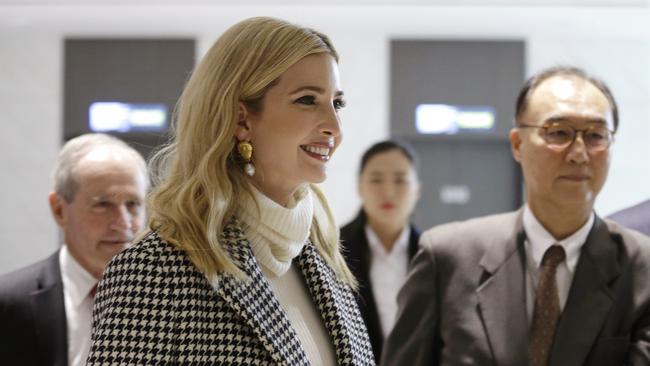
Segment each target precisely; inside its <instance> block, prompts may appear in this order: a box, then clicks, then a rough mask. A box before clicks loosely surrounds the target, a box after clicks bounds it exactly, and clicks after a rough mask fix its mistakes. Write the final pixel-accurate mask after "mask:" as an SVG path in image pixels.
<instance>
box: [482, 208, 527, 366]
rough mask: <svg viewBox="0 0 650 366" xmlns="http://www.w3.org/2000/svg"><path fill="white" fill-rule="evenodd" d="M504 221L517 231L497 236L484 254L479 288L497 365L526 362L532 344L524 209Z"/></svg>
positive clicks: (522, 363) (486, 330) (486, 325)
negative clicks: (529, 337) (530, 342)
mask: <svg viewBox="0 0 650 366" xmlns="http://www.w3.org/2000/svg"><path fill="white" fill-rule="evenodd" d="M513 217H516V221H514V220H513V222H512V223H504V225H503V227H504V228H513V227H514V228H515V231H514V232H510V233H509V234H508V233H506V234H505V235H504V236H503V237H500V238H495V239H494V240H493V242H492V243H490V244H489V245H488V248H487V250H486V252H485V254H484V255H483V257H482V259H481V261H480V265H481V266H482V267H483V276H482V278H481V280H480V283H479V287H478V289H477V291H476V294H477V296H478V312H479V316H480V318H481V321H482V322H483V327H484V329H485V332H486V334H487V338H488V341H489V344H490V348H491V350H492V353H493V357H494V359H495V361H496V362H495V363H496V364H497V365H525V364H527V361H526V354H527V345H528V319H527V315H526V291H525V289H526V287H525V286H526V285H525V278H526V275H525V249H524V245H523V243H524V240H525V234H524V230H523V226H522V222H521V217H522V215H521V210H520V211H519V212H518V214H517V215H516V216H513Z"/></svg>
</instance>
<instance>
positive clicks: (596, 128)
mask: <svg viewBox="0 0 650 366" xmlns="http://www.w3.org/2000/svg"><path fill="white" fill-rule="evenodd" d="M517 127H519V128H541V129H542V137H543V138H544V141H546V146H548V147H549V148H551V149H553V150H556V151H562V150H564V149H566V148H567V147H569V146H571V144H573V142H574V141H575V140H576V136H578V133H582V141H583V142H584V144H585V146H586V148H587V150H588V151H590V152H599V151H603V150H607V148H609V145H611V143H612V142H613V141H614V132H613V131H610V130H608V129H607V127H605V126H603V125H590V126H589V127H587V128H585V129H581V130H578V129H575V128H573V127H571V126H569V125H566V124H563V123H552V124H548V125H543V126H533V125H526V124H520V125H518V126H517Z"/></svg>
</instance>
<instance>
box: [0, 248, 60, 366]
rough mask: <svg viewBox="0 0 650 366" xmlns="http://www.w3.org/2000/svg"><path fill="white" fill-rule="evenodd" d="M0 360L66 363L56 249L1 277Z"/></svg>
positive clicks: (44, 365)
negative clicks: (43, 257) (38, 260)
mask: <svg viewBox="0 0 650 366" xmlns="http://www.w3.org/2000/svg"><path fill="white" fill-rule="evenodd" d="M0 363H1V364H3V365H21V366H65V365H67V364H68V349H67V336H66V318H65V305H64V303H63V284H62V282H61V270H60V268H59V252H58V251H57V252H56V253H54V254H52V255H51V256H50V257H49V258H47V259H45V260H43V261H40V262H38V263H34V264H32V265H30V266H29V267H25V268H23V269H20V270H18V271H15V272H12V273H9V274H5V275H3V276H0Z"/></svg>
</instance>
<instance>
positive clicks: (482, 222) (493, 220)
mask: <svg viewBox="0 0 650 366" xmlns="http://www.w3.org/2000/svg"><path fill="white" fill-rule="evenodd" d="M519 217H520V214H519V212H518V211H517V212H507V213H500V214H494V215H488V216H482V217H477V218H472V219H468V220H464V221H455V222H450V223H447V224H442V225H438V226H434V227H432V228H430V229H428V230H426V231H425V232H423V233H422V235H421V236H420V246H421V247H424V248H428V249H434V248H435V249H439V250H444V249H446V248H449V249H452V248H455V247H456V246H457V244H458V243H461V242H462V244H463V245H464V246H469V245H474V246H485V245H488V244H489V243H491V242H493V241H495V240H507V239H509V238H511V237H512V236H513V232H514V231H515V230H516V229H517V227H518V226H519V224H518V220H519Z"/></svg>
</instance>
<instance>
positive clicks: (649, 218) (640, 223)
mask: <svg viewBox="0 0 650 366" xmlns="http://www.w3.org/2000/svg"><path fill="white" fill-rule="evenodd" d="M608 218H609V219H612V220H613V221H616V222H618V223H619V224H621V225H623V226H625V227H629V228H630V229H634V230H638V231H640V232H642V233H644V234H646V235H648V236H650V200H647V201H643V202H641V203H639V204H637V205H634V206H632V207H628V208H626V209H623V210H621V211H618V212H615V213H613V214H612V215H611V216H609V217H608Z"/></svg>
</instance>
